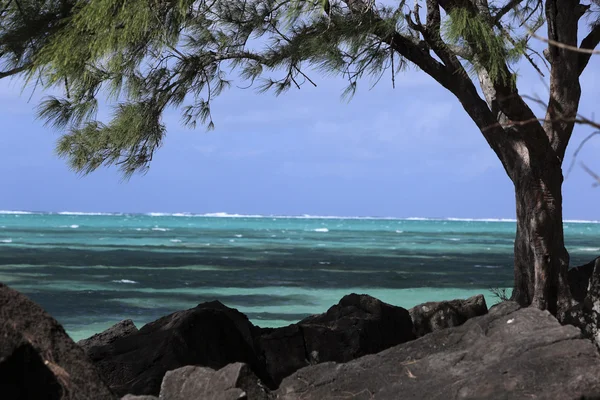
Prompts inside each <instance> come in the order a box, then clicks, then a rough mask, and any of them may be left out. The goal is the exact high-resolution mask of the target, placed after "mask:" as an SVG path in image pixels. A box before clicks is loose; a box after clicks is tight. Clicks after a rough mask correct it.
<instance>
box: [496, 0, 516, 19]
mask: <svg viewBox="0 0 600 400" xmlns="http://www.w3.org/2000/svg"><path fill="white" fill-rule="evenodd" d="M522 2H523V0H510V1H509V2H508V3H506V5H504V6H503V7H502V8H501V9H500V10H498V12H497V13H496V15H495V16H494V23H497V22H500V20H501V19H502V17H504V16H505V15H506V14H508V13H509V12H510V10H512V9H513V8H515V7H516V6H518V5H519V4H520V3H522Z"/></svg>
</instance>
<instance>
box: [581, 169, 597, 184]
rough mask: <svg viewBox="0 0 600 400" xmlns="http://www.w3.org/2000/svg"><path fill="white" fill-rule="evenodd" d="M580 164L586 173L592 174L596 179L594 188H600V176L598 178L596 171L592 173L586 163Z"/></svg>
mask: <svg viewBox="0 0 600 400" xmlns="http://www.w3.org/2000/svg"><path fill="white" fill-rule="evenodd" d="M580 164H581V167H582V168H583V169H584V170H585V172H587V173H588V174H590V175H591V176H592V178H594V179H595V180H596V182H594V183H593V184H592V187H598V186H600V176H598V175H597V174H596V173H595V172H594V171H592V170H591V169H590V168H588V166H587V165H585V164H584V163H580Z"/></svg>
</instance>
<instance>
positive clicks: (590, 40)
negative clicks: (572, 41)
mask: <svg viewBox="0 0 600 400" xmlns="http://www.w3.org/2000/svg"><path fill="white" fill-rule="evenodd" d="M598 43H600V23H597V24H596V25H595V26H594V27H593V28H592V30H591V31H590V33H589V34H588V35H587V36H586V37H585V38H584V39H583V40H582V41H581V46H579V50H580V51H582V50H592V49H594V48H596V46H598ZM595 54H598V53H595ZM590 58H591V54H586V53H582V54H581V55H580V56H579V75H581V73H582V72H583V70H584V69H585V67H587V64H588V62H589V61H590Z"/></svg>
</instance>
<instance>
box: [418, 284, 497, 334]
mask: <svg viewBox="0 0 600 400" xmlns="http://www.w3.org/2000/svg"><path fill="white" fill-rule="evenodd" d="M487 312H488V309H487V304H486V303H485V298H484V297H483V295H481V294H480V295H477V296H473V297H471V298H468V299H466V300H452V301H440V302H429V303H423V304H419V305H418V306H415V307H413V308H411V309H410V310H409V313H410V316H411V318H412V322H413V327H414V331H415V335H416V336H417V337H421V336H423V335H426V334H428V333H431V332H434V331H439V330H440V329H445V328H451V327H453V326H459V325H462V324H464V323H465V322H466V321H467V320H468V319H471V318H473V317H478V316H480V315H484V314H486V313H487Z"/></svg>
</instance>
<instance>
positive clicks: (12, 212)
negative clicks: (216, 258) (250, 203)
mask: <svg viewBox="0 0 600 400" xmlns="http://www.w3.org/2000/svg"><path fill="white" fill-rule="evenodd" d="M0 215H71V216H123V215H142V216H148V217H200V218H282V219H286V218H287V219H362V220H399V221H451V222H452V221H455V222H516V221H517V220H516V219H515V218H461V217H390V216H341V215H311V214H296V215H277V214H239V213H227V212H213V213H191V212H175V213H165V212H147V213H144V212H83V211H28V210H27V211H26V210H0ZM565 222H566V223H596V224H597V223H600V221H598V220H582V219H564V220H563V223H565Z"/></svg>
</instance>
